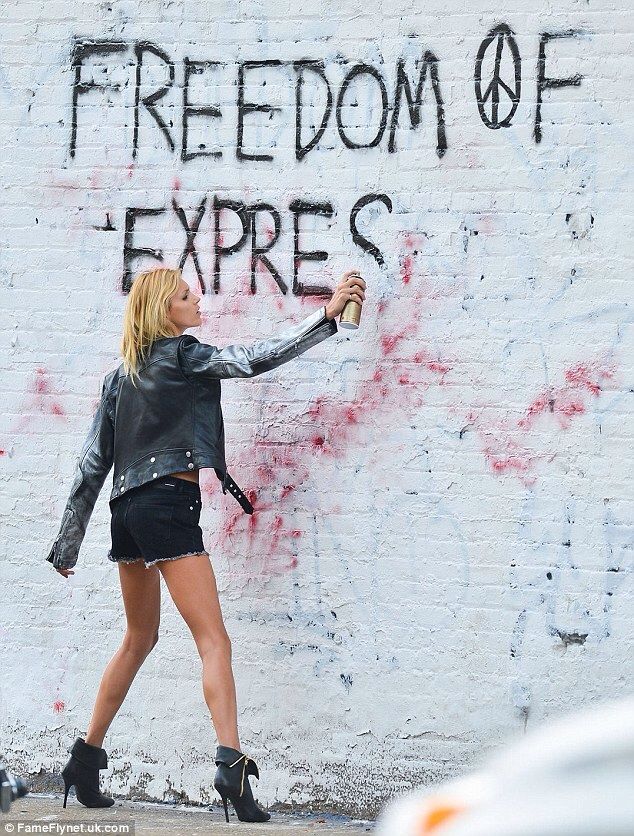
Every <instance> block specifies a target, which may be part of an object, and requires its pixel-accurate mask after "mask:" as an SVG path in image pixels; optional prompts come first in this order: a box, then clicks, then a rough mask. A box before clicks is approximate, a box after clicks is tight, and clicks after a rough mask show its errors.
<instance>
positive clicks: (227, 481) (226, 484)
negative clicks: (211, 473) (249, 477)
mask: <svg viewBox="0 0 634 836" xmlns="http://www.w3.org/2000/svg"><path fill="white" fill-rule="evenodd" d="M214 470H215V471H216V476H217V477H218V478H219V479H220V481H221V482H222V492H223V493H227V488H229V493H230V494H232V495H233V496H235V498H236V499H237V500H238V502H239V503H240V505H241V506H242V509H243V511H244V512H245V514H252V513H253V510H254V509H253V505H251V503H250V502H249V500H248V499H247V497H246V496H245V495H244V493H243V491H242V490H241V489H240V488H239V487H238V485H237V484H236V483H235V482H234V480H233V479H232V478H231V476H229V474H228V473H227V472H226V471H225V473H224V474H223V473H222V471H221V470H218V469H217V468H215V467H214Z"/></svg>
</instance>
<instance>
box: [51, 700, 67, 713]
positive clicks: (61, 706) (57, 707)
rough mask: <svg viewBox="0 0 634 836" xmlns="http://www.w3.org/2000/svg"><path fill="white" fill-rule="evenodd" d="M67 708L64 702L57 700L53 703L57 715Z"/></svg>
mask: <svg viewBox="0 0 634 836" xmlns="http://www.w3.org/2000/svg"><path fill="white" fill-rule="evenodd" d="M65 708H66V706H65V704H64V702H63V701H62V700H55V702H54V703H53V711H54V712H55V713H56V714H60V713H61V712H62V711H63V710H64V709H65Z"/></svg>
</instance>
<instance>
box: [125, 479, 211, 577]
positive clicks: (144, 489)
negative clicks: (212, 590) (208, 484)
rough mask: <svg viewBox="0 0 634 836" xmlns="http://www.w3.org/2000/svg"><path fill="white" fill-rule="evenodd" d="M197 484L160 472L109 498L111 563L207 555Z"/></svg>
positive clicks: (149, 562)
mask: <svg viewBox="0 0 634 836" xmlns="http://www.w3.org/2000/svg"><path fill="white" fill-rule="evenodd" d="M200 508H201V500H200V485H199V484H198V483H197V482H190V481H189V480H187V479H181V478H179V477H178V476H161V477H159V478H158V479H153V480H152V481H151V482H146V483H145V484H144V485H140V486H139V487H138V488H132V489H131V490H130V491H129V492H128V493H127V494H126V495H125V496H122V497H118V498H117V499H115V500H114V502H111V503H110V510H111V514H112V516H111V519H110V534H111V537H112V545H111V547H110V549H109V551H108V560H111V561H112V562H113V563H134V562H136V561H137V560H143V561H145V567H146V568H147V567H148V566H152V565H154V564H155V563H157V562H158V561H159V560H177V559H178V558H179V557H187V556H188V555H191V554H206V555H207V556H209V552H208V551H206V549H205V547H204V545H203V532H202V529H201V527H200V525H199V522H200Z"/></svg>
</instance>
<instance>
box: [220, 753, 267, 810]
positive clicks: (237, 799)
mask: <svg viewBox="0 0 634 836" xmlns="http://www.w3.org/2000/svg"><path fill="white" fill-rule="evenodd" d="M216 765H217V766H218V769H217V770H216V777H215V778H214V787H215V789H216V791H217V792H218V793H219V794H220V797H221V798H222V804H223V806H224V808H225V819H226V820H227V822H228V821H229V811H228V809H227V798H228V799H229V801H231V803H232V804H233V807H234V809H235V811H236V815H237V816H238V818H239V819H240V821H248V822H265V821H268V820H269V819H270V818H271V814H270V813H267V812H265V811H264V810H262V808H261V807H259V806H258V805H257V803H256V801H255V799H254V798H253V793H252V791H251V786H250V784H249V779H248V777H247V776H248V775H254V776H255V777H256V778H259V777H260V773H259V772H258V767H257V764H256V763H255V761H254V760H252V759H251V758H249V757H247V756H246V755H245V754H243V753H242V752H240V751H238V750H237V749H232V748H231V747H230V746H218V747H217V749H216Z"/></svg>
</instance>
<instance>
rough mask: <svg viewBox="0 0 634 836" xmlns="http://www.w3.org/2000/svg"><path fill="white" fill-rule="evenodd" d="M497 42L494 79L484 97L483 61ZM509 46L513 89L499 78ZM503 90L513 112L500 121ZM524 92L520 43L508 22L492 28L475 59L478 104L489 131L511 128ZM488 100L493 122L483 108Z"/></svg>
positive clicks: (481, 116)
mask: <svg viewBox="0 0 634 836" xmlns="http://www.w3.org/2000/svg"><path fill="white" fill-rule="evenodd" d="M494 40H495V41H496V47H495V65H494V69H493V77H492V79H491V81H490V82H489V85H488V87H487V89H486V90H485V91H484V95H482V59H483V58H484V56H485V54H486V52H487V50H488V48H489V47H490V46H491V44H492V43H493V41H494ZM507 47H508V50H509V51H510V53H511V58H512V60H513V70H514V73H515V86H514V89H512V88H511V87H509V85H508V84H506V82H504V81H503V80H502V78H501V77H500V63H501V61H502V56H503V54H504V52H505V48H507ZM500 88H501V89H502V90H503V91H504V92H505V93H506V95H507V96H508V98H509V101H510V103H511V109H510V111H509V112H508V114H507V115H506V116H505V117H504V119H500V118H499V106H500ZM521 89H522V59H521V58H520V53H519V50H518V48H517V43H516V41H515V33H514V32H513V30H512V29H511V28H510V27H509V26H507V25H506V23H500V24H499V25H498V26H494V27H493V29H491V31H490V32H489V33H488V35H487V36H486V38H485V39H484V40H483V41H482V43H481V44H480V49H479V50H478V55H477V57H476V63H475V94H476V101H477V102H478V110H479V111H480V118H481V119H482V121H483V122H484V124H485V125H486V126H487V128H491V129H493V130H496V129H497V128H508V127H509V125H510V124H511V119H512V118H513V115H514V113H515V111H516V110H517V106H518V105H519V103H520V92H521ZM489 98H490V99H491V118H490V119H489V116H488V115H487V113H486V111H485V109H484V105H485V104H486V102H487V101H488V99H489Z"/></svg>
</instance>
